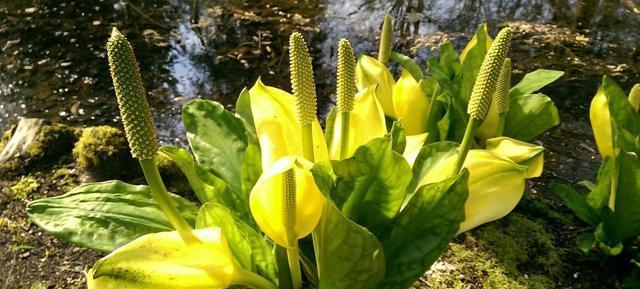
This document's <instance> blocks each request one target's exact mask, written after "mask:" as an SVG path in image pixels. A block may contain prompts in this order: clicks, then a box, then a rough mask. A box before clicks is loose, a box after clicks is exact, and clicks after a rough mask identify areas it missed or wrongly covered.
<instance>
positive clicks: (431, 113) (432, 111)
mask: <svg viewBox="0 0 640 289" xmlns="http://www.w3.org/2000/svg"><path fill="white" fill-rule="evenodd" d="M420 88H422V92H423V93H424V94H425V95H427V91H428V89H427V82H426V81H424V79H423V80H420ZM439 96H440V89H439V88H438V89H434V90H433V93H432V94H431V97H429V110H428V111H427V115H426V116H425V118H426V121H427V126H426V128H427V131H429V130H431V128H433V127H434V125H433V124H432V123H433V122H434V121H436V119H435V115H436V111H437V109H438V105H437V104H438V101H437V100H438V97H439ZM435 135H436V134H435V133H434V132H430V133H429V135H427V139H426V140H425V145H426V144H430V143H432V142H434V139H433V137H435Z"/></svg>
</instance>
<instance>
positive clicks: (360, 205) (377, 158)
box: [332, 138, 411, 233]
mask: <svg viewBox="0 0 640 289" xmlns="http://www.w3.org/2000/svg"><path fill="white" fill-rule="evenodd" d="M333 169H334V172H335V174H336V176H337V189H336V190H334V193H335V195H333V196H332V197H333V198H334V199H335V200H338V202H337V203H338V206H339V207H340V208H341V210H342V213H343V214H344V215H345V216H346V217H348V218H349V219H351V220H353V221H354V222H356V223H358V224H360V225H362V226H364V227H367V228H368V229H369V230H370V231H372V232H374V233H376V232H377V231H378V230H380V228H381V227H382V226H384V225H385V224H387V223H389V222H390V221H391V219H393V217H394V216H395V215H396V214H397V213H398V210H399V209H400V206H401V205H402V200H403V199H404V197H405V193H406V189H407V185H408V184H409V181H410V180H411V168H410V167H409V164H407V162H406V161H405V160H404V158H403V157H402V156H401V155H399V154H398V153H396V152H395V151H393V148H392V141H391V139H389V138H378V139H374V140H372V141H370V142H369V143H367V144H366V145H364V146H361V147H360V148H358V150H356V153H355V154H354V155H353V157H351V158H348V159H345V160H342V161H338V162H334V163H333Z"/></svg>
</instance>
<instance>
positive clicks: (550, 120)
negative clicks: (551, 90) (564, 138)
mask: <svg viewBox="0 0 640 289" xmlns="http://www.w3.org/2000/svg"><path fill="white" fill-rule="evenodd" d="M559 123H560V118H559V116H558V109H557V108H556V106H555V104H553V101H551V99H550V98H549V97H548V96H546V95H544V94H520V95H516V96H512V97H511V102H510V105H509V112H508V113H507V117H506V119H505V128H504V135H505V136H509V137H512V138H515V139H517V140H521V141H526V142H528V141H532V140H533V139H535V138H536V137H537V136H538V135H540V134H541V133H543V132H545V131H547V130H548V129H550V128H552V127H554V126H556V125H558V124H559Z"/></svg>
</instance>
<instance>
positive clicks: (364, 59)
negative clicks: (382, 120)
mask: <svg viewBox="0 0 640 289" xmlns="http://www.w3.org/2000/svg"><path fill="white" fill-rule="evenodd" d="M356 80H357V81H356V85H357V86H358V90H363V89H365V88H367V87H369V86H371V85H374V84H377V85H378V86H377V87H376V96H377V97H378V100H379V101H380V105H382V109H383V110H384V114H385V115H387V116H390V117H393V118H397V117H396V113H395V111H394V107H393V99H392V95H393V85H394V84H395V81H394V80H393V76H392V75H391V72H389V69H388V68H387V66H386V65H385V64H383V63H382V62H380V61H378V60H377V59H375V58H373V57H370V56H367V55H361V56H360V57H359V58H358V63H357V64H356Z"/></svg>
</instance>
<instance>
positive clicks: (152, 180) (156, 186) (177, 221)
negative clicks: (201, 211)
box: [140, 159, 191, 231]
mask: <svg viewBox="0 0 640 289" xmlns="http://www.w3.org/2000/svg"><path fill="white" fill-rule="evenodd" d="M140 166H141V167H142V172H143V173H144V177H145V179H147V184H148V185H149V188H150V189H151V193H153V196H154V197H155V199H156V202H158V207H160V210H161V211H162V212H163V213H164V215H165V216H167V219H169V222H170V223H171V225H172V226H173V227H174V228H175V229H176V230H178V231H190V230H191V226H189V224H188V223H187V221H186V220H185V219H184V217H182V215H180V212H179V211H178V208H177V207H176V206H175V204H174V203H173V201H171V197H169V192H167V189H166V188H165V186H164V183H163V182H162V178H161V177H160V172H158V167H157V166H156V162H155V160H154V159H145V160H140Z"/></svg>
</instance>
